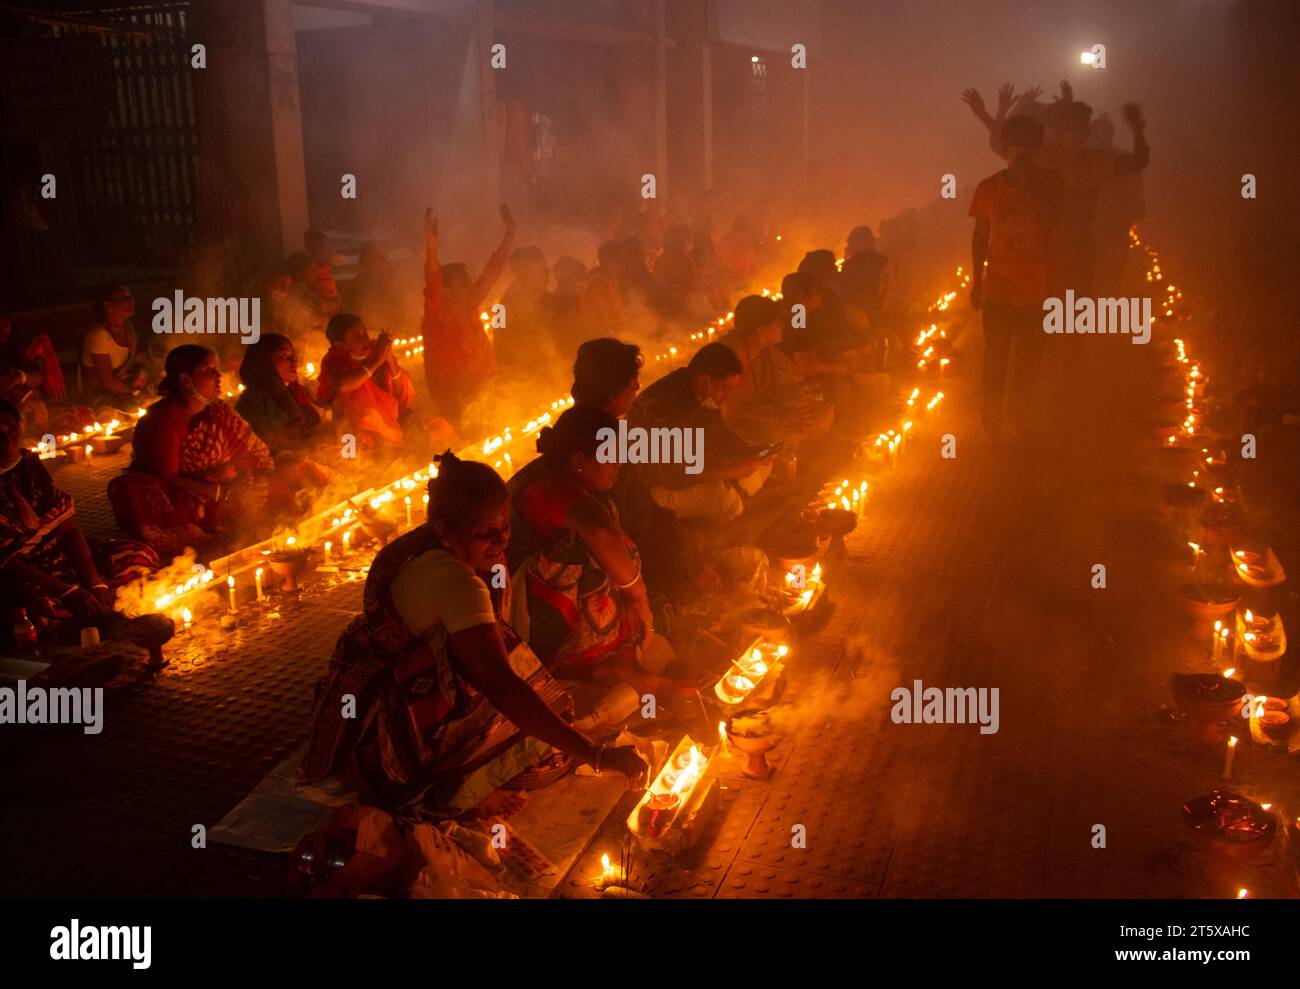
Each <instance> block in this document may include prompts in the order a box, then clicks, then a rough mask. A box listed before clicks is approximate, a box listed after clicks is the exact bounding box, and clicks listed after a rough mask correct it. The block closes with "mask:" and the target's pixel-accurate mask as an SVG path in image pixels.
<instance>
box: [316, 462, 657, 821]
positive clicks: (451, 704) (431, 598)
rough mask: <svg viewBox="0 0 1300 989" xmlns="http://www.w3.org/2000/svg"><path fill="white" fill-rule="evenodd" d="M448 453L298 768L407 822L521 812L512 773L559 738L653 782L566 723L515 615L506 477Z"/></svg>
mask: <svg viewBox="0 0 1300 989" xmlns="http://www.w3.org/2000/svg"><path fill="white" fill-rule="evenodd" d="M437 460H438V465H439V466H438V474H437V476H436V477H435V478H433V479H432V480H431V481H430V482H429V515H428V519H427V521H426V522H425V524H423V525H420V526H417V527H416V528H414V529H412V530H411V531H409V532H407V533H405V534H404V535H402V536H400V537H398V538H397V539H396V540H394V541H393V542H391V543H389V545H387V546H386V547H384V548H383V549H382V550H380V552H379V555H378V556H376V557H375V559H374V561H373V563H372V564H371V566H370V574H369V576H368V577H367V579H366V588H365V596H364V604H363V608H364V610H363V613H362V614H360V615H358V616H357V617H356V618H355V619H353V621H352V623H351V624H350V625H349V626H348V627H347V629H346V630H345V631H344V632H343V635H342V636H340V638H339V640H338V643H337V644H336V645H335V647H334V654H333V656H332V657H331V659H330V666H329V669H328V671H327V672H326V674H325V676H324V678H322V680H321V682H320V684H319V685H318V686H317V688H316V702H315V708H314V711H313V728H312V735H311V740H310V743H309V745H308V748H307V754H306V755H305V756H304V758H303V762H302V766H301V769H300V777H301V778H302V779H303V781H305V782H315V781H319V780H322V779H325V778H326V777H329V776H335V777H337V778H338V779H339V780H340V781H341V782H343V783H344V784H345V785H347V786H348V787H350V788H351V789H353V790H354V791H356V792H357V793H358V794H359V795H360V797H361V798H362V799H363V800H364V801H365V802H367V803H370V804H372V805H374V806H378V807H380V808H381V809H383V810H386V811H388V812H389V813H392V814H394V815H395V816H401V817H406V818H412V817H414V818H439V817H442V818H448V817H462V816H464V817H491V816H494V815H499V814H507V813H511V812H512V811H514V810H517V809H518V807H519V806H520V804H521V803H522V796H521V794H519V793H518V792H515V791H514V790H513V789H512V788H511V786H510V785H509V781H510V780H511V779H512V778H513V777H515V776H517V775H518V774H519V773H520V772H522V771H523V770H525V769H527V768H528V767H529V766H530V765H532V764H533V763H535V762H536V761H538V760H539V759H541V758H542V757H544V756H546V755H547V754H548V751H549V749H550V748H551V747H554V748H555V749H558V750H560V752H562V753H564V754H566V755H568V756H571V757H573V758H574V759H578V760H581V761H583V762H586V763H588V764H590V765H591V766H593V767H594V768H595V769H596V770H598V771H600V770H603V769H608V770H612V771H614V772H620V773H624V774H625V775H627V776H628V777H629V779H630V781H632V782H635V783H636V784H637V785H644V781H645V771H646V766H645V763H644V761H643V760H642V759H641V757H640V756H639V755H638V754H637V752H636V749H635V748H634V747H633V746H630V745H629V746H618V747H612V748H609V749H606V748H605V747H604V746H599V745H595V744H593V743H592V742H591V741H590V740H589V739H587V738H586V737H584V736H583V735H582V734H581V733H579V732H578V731H576V730H575V729H574V728H572V727H571V726H570V725H569V723H568V722H567V721H566V720H565V718H564V717H563V716H562V715H561V713H560V712H561V711H564V710H566V709H568V708H569V706H570V705H569V703H568V698H567V696H566V695H565V694H564V691H563V690H562V689H561V687H560V685H559V684H558V683H557V682H556V681H555V679H554V678H553V677H552V676H551V675H550V674H549V673H548V672H547V670H546V669H545V668H544V667H543V666H542V665H541V663H539V662H538V660H537V657H536V656H535V655H534V654H533V652H532V650H531V649H529V647H528V645H527V643H525V642H524V641H523V639H521V638H520V636H519V635H518V634H517V633H516V632H515V630H514V629H513V628H512V627H511V626H510V625H509V624H507V622H506V619H505V615H506V614H507V613H508V610H509V607H510V582H509V581H508V580H507V579H506V571H505V561H506V558H505V550H506V544H507V541H508V540H509V538H510V502H509V497H508V495H507V492H506V486H505V483H504V482H503V481H502V480H501V478H500V477H499V476H497V473H496V472H495V471H494V470H492V468H491V467H489V466H488V465H487V464H481V463H477V462H474V461H462V460H460V459H458V458H457V457H456V456H455V455H453V454H451V453H445V454H443V455H442V456H441V457H438V458H437ZM347 695H351V696H352V697H354V698H355V701H356V703H355V717H344V716H343V711H344V708H345V705H344V699H345V697H347Z"/></svg>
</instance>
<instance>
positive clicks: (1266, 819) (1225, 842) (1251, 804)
mask: <svg viewBox="0 0 1300 989" xmlns="http://www.w3.org/2000/svg"><path fill="white" fill-rule="evenodd" d="M1234 820H1235V821H1238V822H1242V821H1248V822H1250V824H1251V825H1252V826H1251V827H1230V826H1225V822H1226V821H1234ZM1183 823H1184V824H1186V825H1187V826H1188V827H1189V828H1191V829H1192V836H1193V840H1194V841H1195V842H1196V845H1197V847H1198V848H1199V849H1200V850H1201V851H1203V852H1205V853H1206V854H1207V855H1210V856H1213V857H1214V858H1217V859H1220V860H1226V861H1229V862H1245V861H1246V860H1248V859H1253V858H1255V857H1256V856H1258V855H1260V854H1262V853H1263V852H1264V850H1265V849H1267V848H1268V846H1269V845H1271V844H1272V843H1273V838H1274V836H1275V835H1276V834H1277V818H1276V817H1275V816H1274V815H1273V814H1271V813H1270V812H1269V811H1266V810H1264V808H1263V807H1261V806H1260V805H1259V804H1257V803H1255V801H1253V800H1250V799H1248V798H1247V797H1243V796H1241V794H1238V793H1232V792H1230V791H1227V790H1214V791H1212V792H1210V793H1208V794H1206V795H1205V796H1202V797H1193V798H1192V799H1191V800H1189V801H1187V803H1185V804H1184V805H1183Z"/></svg>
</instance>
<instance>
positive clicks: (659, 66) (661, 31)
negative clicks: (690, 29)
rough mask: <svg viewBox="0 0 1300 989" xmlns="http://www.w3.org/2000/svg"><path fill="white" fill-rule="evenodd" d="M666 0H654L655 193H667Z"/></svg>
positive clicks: (662, 195) (661, 195) (662, 196)
mask: <svg viewBox="0 0 1300 989" xmlns="http://www.w3.org/2000/svg"><path fill="white" fill-rule="evenodd" d="M665 2H666V0H655V10H654V14H655V22H654V31H655V182H656V184H657V186H658V188H657V190H656V193H657V195H658V196H659V198H661V199H663V198H665V197H666V196H667V195H668V27H667V19H666V16H665V13H664V4H665Z"/></svg>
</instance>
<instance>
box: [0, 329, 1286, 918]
mask: <svg viewBox="0 0 1300 989" xmlns="http://www.w3.org/2000/svg"><path fill="white" fill-rule="evenodd" d="M1053 339H1054V340H1064V341H1066V343H1065V344H1063V345H1062V346H1061V347H1060V348H1059V349H1058V351H1057V353H1056V354H1055V355H1054V358H1053V360H1052V362H1051V364H1050V366H1049V367H1048V368H1047V370H1046V371H1045V380H1044V385H1045V387H1044V396H1045V403H1044V409H1045V411H1044V413H1043V415H1042V417H1041V419H1040V422H1039V430H1040V435H1038V436H1036V437H1033V438H1027V439H1025V440H1024V441H1022V442H1021V443H1019V444H1016V445H1014V446H1011V447H1004V448H1001V449H996V448H992V447H990V446H989V445H988V444H986V443H985V442H983V440H982V439H981V437H980V435H979V433H978V430H977V429H976V428H975V425H974V422H975V420H974V417H973V415H972V402H973V398H974V393H975V392H976V383H977V382H976V379H975V378H974V376H973V374H968V375H967V376H966V377H964V378H957V379H950V380H948V381H945V382H944V390H945V392H946V393H947V394H948V396H949V400H948V401H947V402H946V403H945V404H944V405H943V406H942V407H941V411H940V414H939V417H938V420H937V421H935V422H933V423H930V424H928V425H927V427H926V429H925V431H924V432H923V433H922V434H921V435H920V436H919V437H918V439H917V440H916V441H915V442H914V443H913V446H912V448H911V450H909V451H908V453H907V454H906V455H905V456H904V457H903V459H902V463H901V465H900V467H899V468H898V469H897V470H894V471H889V472H885V473H884V474H882V475H881V476H880V477H879V479H878V480H877V482H876V483H875V484H873V498H872V504H871V506H870V508H869V510H868V512H867V516H866V518H865V519H864V521H863V523H862V524H861V525H860V526H859V528H858V530H857V531H856V532H855V533H854V534H853V535H852V536H851V537H850V538H849V550H850V553H849V558H848V560H847V562H846V563H845V565H844V567H843V568H842V569H841V571H840V573H839V574H837V575H836V577H835V580H834V585H833V587H832V591H831V594H830V595H829V599H828V602H827V606H828V608H829V611H828V613H827V614H826V616H825V620H824V621H823V622H822V623H821V625H820V627H817V628H813V629H810V630H806V631H804V632H803V633H802V634H801V635H800V637H799V638H798V640H797V641H796V644H795V653H794V654H793V656H792V658H791V662H790V664H789V682H788V689H787V691H786V695H785V701H786V702H787V703H788V704H789V709H788V711H787V714H788V718H787V720H786V722H785V723H784V724H785V729H784V731H785V736H786V737H785V740H784V742H783V743H782V745H781V746H780V747H779V748H778V750H777V751H776V753H775V754H774V759H773V761H774V763H776V764H777V765H778V767H779V768H778V771H777V772H776V774H775V775H774V776H773V777H771V778H770V779H769V780H766V781H762V782H755V781H750V780H745V779H743V778H742V777H740V776H739V774H738V773H737V772H736V769H737V766H736V764H735V763H734V762H729V763H726V764H724V765H723V769H722V775H721V785H722V787H723V789H722V791H721V796H722V799H721V803H720V808H721V810H720V813H719V814H718V815H717V818H716V820H715V822H714V824H713V826H711V827H710V828H709V829H708V830H707V832H706V834H705V836H704V838H703V839H702V841H701V843H700V844H699V845H698V846H697V847H696V848H695V849H694V850H692V851H691V852H689V853H687V854H686V855H683V856H681V857H680V858H678V859H677V860H674V861H664V860H656V859H653V858H651V857H649V856H641V857H639V858H638V860H637V863H636V865H635V867H634V869H633V873H632V883H633V885H634V886H637V887H638V888H641V889H643V890H645V891H647V892H650V893H652V894H654V895H658V896H696V897H713V896H722V897H734V896H744V897H763V896H781V897H876V896H886V897H917V896H920V897H933V896H976V897H989V896H1006V897H1040V896H1067V897H1099V896H1115V897H1155V896H1172V897H1201V896H1213V897H1219V896H1228V895H1233V894H1235V892H1236V888H1237V887H1239V886H1246V887H1249V888H1250V889H1251V892H1252V895H1255V896H1291V895H1294V894H1295V893H1296V883H1295V873H1294V869H1293V866H1292V864H1291V858H1290V851H1291V849H1290V845H1289V843H1288V842H1279V843H1275V846H1274V848H1273V850H1272V851H1271V852H1270V853H1269V855H1268V856H1267V857H1266V858H1265V859H1264V860H1263V861H1260V862H1254V863H1250V864H1248V865H1244V866H1241V867H1240V868H1239V869H1238V871H1237V873H1236V874H1235V875H1233V876H1232V877H1230V879H1231V881H1230V882H1228V881H1227V880H1226V879H1224V878H1222V877H1221V878H1220V879H1218V880H1211V879H1209V878H1207V876H1206V874H1205V871H1204V868H1203V867H1204V862H1203V860H1202V858H1201V857H1200V856H1199V854H1197V853H1196V852H1195V851H1193V849H1192V848H1191V845H1190V843H1189V841H1188V835H1187V833H1186V832H1185V829H1184V827H1183V824H1182V821H1181V819H1180V809H1181V807H1182V804H1183V802H1184V801H1185V800H1187V799H1188V798H1190V797H1193V796H1196V795H1198V794H1201V793H1204V792H1206V791H1208V790H1209V789H1211V788H1213V787H1215V786H1217V785H1219V775H1220V772H1221V770H1222V764H1223V757H1224V751H1223V748H1222V745H1221V744H1217V745H1208V744H1206V743H1201V742H1198V741H1196V740H1194V739H1193V738H1192V736H1191V735H1190V733H1189V732H1188V730H1187V727H1186V726H1185V725H1183V724H1179V723H1174V722H1171V721H1170V720H1169V719H1168V718H1167V717H1166V716H1165V715H1164V713H1163V711H1162V709H1163V707H1164V706H1165V705H1167V704H1168V702H1169V701H1170V693H1169V688H1168V683H1167V681H1168V678H1169V676H1170V674H1171V673H1172V672H1174V671H1187V672H1192V671H1203V670H1206V669H1207V668H1208V665H1207V661H1208V645H1207V644H1202V643H1198V642H1194V641H1193V640H1191V639H1189V638H1188V637H1187V636H1186V635H1185V634H1184V631H1183V624H1182V618H1181V614H1180V608H1179V601H1178V596H1177V590H1178V586H1179V585H1180V584H1181V583H1183V582H1185V581H1186V580H1188V579H1189V570H1190V567H1189V565H1188V564H1189V562H1190V561H1189V554H1188V552H1187V550H1186V549H1185V548H1184V546H1183V542H1182V537H1180V536H1179V534H1178V532H1177V531H1176V528H1175V526H1174V525H1173V522H1172V520H1171V518H1170V517H1169V516H1168V514H1167V511H1166V510H1165V509H1164V507H1163V503H1162V501H1161V496H1160V489H1161V484H1162V483H1164V482H1165V481H1167V480H1177V479H1179V475H1180V473H1181V472H1182V468H1181V467H1180V466H1176V465H1175V464H1173V462H1172V460H1171V459H1170V458H1161V457H1160V456H1158V455H1156V454H1154V452H1153V447H1154V445H1155V444H1154V443H1153V441H1152V440H1151V438H1150V434H1149V430H1147V429H1146V428H1145V427H1144V423H1145V422H1146V420H1147V418H1148V417H1149V416H1151V415H1152V412H1153V403H1154V399H1155V396H1156V395H1157V394H1158V393H1159V392H1161V391H1162V390H1172V389H1170V388H1168V386H1167V384H1166V382H1167V381H1168V380H1170V379H1166V378H1162V377H1161V376H1160V374H1161V373H1160V372H1159V370H1158V365H1159V362H1160V359H1161V357H1160V353H1159V350H1160V348H1159V343H1158V342H1157V343H1155V344H1153V345H1152V346H1150V347H1135V346H1131V345H1130V344H1129V342H1128V340H1126V339H1124V338H1106V337H1056V338H1053ZM976 349H978V348H977V347H976ZM1210 371H1211V373H1212V369H1210ZM1175 384H1176V382H1175ZM943 432H950V433H952V434H953V435H954V436H955V437H956V440H957V457H956V459H955V460H944V459H941V458H940V456H939V434H940V433H943ZM106 466H107V465H105V467H106ZM66 469H67V470H74V469H75V468H66ZM94 469H95V470H96V471H97V472H98V471H99V470H101V469H102V468H100V467H96V468H94ZM83 476H84V475H83ZM69 486H71V484H69ZM82 511H83V513H85V511H86V507H85V505H84V502H83V508H82ZM1096 563H1103V564H1105V565H1106V568H1107V577H1108V581H1107V587H1106V588H1105V589H1104V590H1095V589H1093V588H1092V586H1091V576H1092V567H1093V565H1094V564H1096ZM359 590H360V584H359V583H357V582H355V581H353V582H340V583H337V584H334V585H332V586H321V585H317V586H315V587H313V588H312V589H310V590H309V591H308V592H307V593H305V594H304V598H303V601H302V602H301V603H299V604H298V605H296V606H294V607H288V606H286V607H285V608H284V609H283V611H282V612H280V613H279V616H278V617H274V618H272V617H264V618H262V619H261V620H259V621H257V622H256V623H251V622H250V623H249V624H246V625H245V626H243V627H241V628H240V629H239V630H238V631H237V632H235V633H233V636H230V637H224V636H222V635H220V634H219V633H218V632H217V630H216V629H212V630H211V631H210V632H205V633H203V635H199V634H198V633H195V634H193V635H191V636H190V637H189V639H188V640H178V642H177V643H176V644H174V646H173V647H172V654H171V655H172V659H173V663H172V666H171V668H169V669H168V670H166V671H165V672H164V673H163V674H162V675H161V676H160V677H159V678H158V680H157V682H156V683H153V684H151V685H148V686H141V687H140V688H138V689H136V690H135V691H133V693H132V695H131V696H130V697H129V699H126V700H124V701H122V702H121V703H120V705H119V706H118V707H116V708H113V709H111V710H110V712H109V713H110V718H111V724H112V727H113V730H111V731H108V730H106V731H105V732H104V733H103V734H102V735H101V736H98V737H95V738H89V737H86V736H82V735H80V734H76V735H73V734H63V733H57V732H49V733H47V734H46V737H45V738H44V739H43V740H42V741H41V744H40V746H39V751H34V752H32V753H29V754H26V755H24V756H23V757H22V760H21V762H20V769H19V772H18V774H17V775H18V777H19V778H18V779H16V780H15V779H11V782H10V783H9V787H8V789H9V792H10V794H11V795H12V797H11V799H9V800H8V801H6V803H5V805H4V807H3V808H0V832H2V833H3V834H4V835H5V836H6V843H7V844H8V845H9V846H10V848H11V849H13V850H15V851H16V852H17V853H18V854H16V855H15V854H12V853H11V855H10V856H9V859H10V860H9V861H8V862H7V863H6V868H5V875H4V879H3V881H2V883H3V891H4V892H5V893H7V894H9V895H59V894H84V895H104V894H135V893H139V894H147V893H157V894H164V895H209V894H237V893H243V892H250V893H255V894H260V895H267V894H271V895H274V894H275V893H276V892H277V890H278V889H279V886H278V874H279V872H278V870H279V868H280V866H279V864H278V862H277V861H276V860H275V858H274V857H272V856H264V855H260V854H255V853H248V852H240V851H237V850H234V849H229V848H223V847H219V846H215V845H214V846H210V847H209V848H208V849H206V850H204V851H201V852H200V851H195V850H192V849H191V848H190V834H191V826H192V825H193V824H195V823H204V824H207V825H208V826H211V825H212V824H215V823H216V821H218V820H219V819H220V818H221V817H222V816H223V815H224V814H225V813H226V812H227V811H228V810H229V809H230V808H231V807H232V806H233V805H234V804H235V803H237V802H238V801H239V800H240V799H241V798H242V797H243V796H244V795H245V794H246V793H247V792H248V791H249V790H250V789H251V788H252V787H253V786H254V785H255V784H256V783H257V782H258V781H259V780H260V779H261V778H262V777H263V776H265V775H266V773H267V772H268V771H269V770H270V769H271V767H272V766H273V765H275V764H276V763H277V762H279V761H280V760H281V759H282V758H283V757H284V756H285V755H286V754H287V753H288V752H290V751H291V750H292V749H293V747H294V746H295V745H296V744H297V743H298V742H299V741H300V740H301V738H302V728H303V723H304V717H305V715H306V713H307V709H308V704H309V699H310V695H311V687H312V684H313V683H314V681H315V679H316V677H317V676H318V675H319V672H320V670H321V669H322V668H323V665H324V663H325V660H326V658H327V656H328V653H329V649H330V646H331V644H332V643H333V641H334V638H335V636H336V635H337V633H338V632H339V630H340V629H341V628H342V627H343V625H344V624H345V623H346V622H347V620H348V618H349V616H350V613H351V611H352V609H353V608H355V607H356V605H357V601H358V597H359ZM1288 600H1289V599H1288ZM1289 607H1290V605H1289V604H1288V605H1285V606H1284V609H1283V610H1284V617H1290V614H1289V613H1288V610H1287V609H1288V608H1289ZM295 609H296V610H295ZM917 679H919V680H921V681H923V683H924V685H925V686H927V687H929V686H936V687H941V688H942V687H977V688H978V687H990V688H991V687H997V688H999V689H1000V692H1001V694H1000V700H1001V704H1000V730H999V731H998V733H997V734H994V735H981V734H980V733H979V730H978V727H977V726H975V725H964V726H962V725H947V726H937V725H919V726H918V725H896V724H894V723H892V721H891V720H890V708H891V701H890V692H891V691H892V690H893V689H894V688H895V687H899V686H909V687H910V686H911V684H912V682H913V681H914V680H917ZM1239 734H1245V735H1246V738H1245V739H1244V740H1243V744H1242V746H1241V747H1240V749H1239V751H1238V753H1237V756H1236V769H1235V776H1236V782H1235V784H1234V785H1235V787H1236V788H1238V789H1239V790H1241V791H1242V792H1245V793H1246V794H1248V795H1251V796H1254V797H1256V798H1257V799H1260V800H1267V801H1271V802H1272V803H1273V804H1274V805H1275V806H1276V807H1278V808H1279V810H1280V812H1281V813H1282V814H1283V816H1284V819H1285V820H1295V819H1296V817H1297V815H1300V777H1297V774H1296V772H1295V763H1294V762H1293V761H1291V760H1292V758H1293V757H1288V756H1284V755H1280V754H1277V753H1275V752H1273V751H1264V750H1261V749H1259V748H1256V747H1253V746H1252V745H1251V744H1250V741H1249V737H1248V735H1249V733H1248V732H1245V733H1239ZM12 775H13V774H11V776H12ZM627 809H628V808H627V806H626V803H625V804H623V805H621V809H620V810H617V811H615V812H614V813H613V814H611V815H610V817H609V818H608V819H607V820H606V821H605V823H604V825H603V826H601V825H600V823H599V822H596V821H593V822H591V824H590V828H589V830H590V833H591V834H592V835H593V836H594V839H593V840H592V842H591V843H590V845H589V847H588V849H587V851H586V853H585V854H584V855H583V856H582V857H580V858H579V860H578V862H577V863H576V864H575V866H574V867H573V869H572V870H571V871H570V872H569V874H568V875H567V876H566V877H565V879H564V880H563V881H562V882H561V883H560V885H559V887H558V888H557V890H556V892H557V893H558V894H559V895H570V896H588V895H594V894H595V891H594V890H593V889H592V886H591V881H590V880H591V877H592V876H593V875H595V874H597V873H599V871H600V868H599V864H598V862H599V858H600V855H601V854H602V853H603V852H608V853H610V854H611V855H612V856H615V857H616V854H617V848H618V847H619V844H620V833H619V829H620V826H621V822H622V820H623V818H624V817H625V816H626V812H627ZM799 824H802V825H804V827H805V829H806V833H807V847H806V848H804V849H795V848H792V847H791V842H790V836H791V833H792V827H793V826H794V825H799ZM1097 824H1101V825H1104V827H1105V829H1106V847H1105V848H1104V849H1096V848H1094V847H1093V846H1092V838H1093V834H1094V826H1095V825H1097ZM15 839H16V840H15Z"/></svg>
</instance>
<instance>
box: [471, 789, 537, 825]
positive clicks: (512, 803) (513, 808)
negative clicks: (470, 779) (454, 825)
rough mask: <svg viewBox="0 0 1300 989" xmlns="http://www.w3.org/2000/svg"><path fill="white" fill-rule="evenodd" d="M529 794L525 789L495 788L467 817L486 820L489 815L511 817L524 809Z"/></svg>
mask: <svg viewBox="0 0 1300 989" xmlns="http://www.w3.org/2000/svg"><path fill="white" fill-rule="evenodd" d="M527 799H528V795H527V794H526V793H524V791H523V790H493V791H492V792H491V793H489V794H488V795H487V796H486V797H484V798H483V800H482V802H481V803H480V804H479V805H478V806H477V807H475V808H474V809H473V810H471V811H469V813H468V814H466V815H465V816H466V817H474V818H478V819H480V820H486V819H487V818H489V817H511V816H512V815H514V814H517V813H519V811H520V810H521V809H523V806H524V801H526V800H527Z"/></svg>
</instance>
